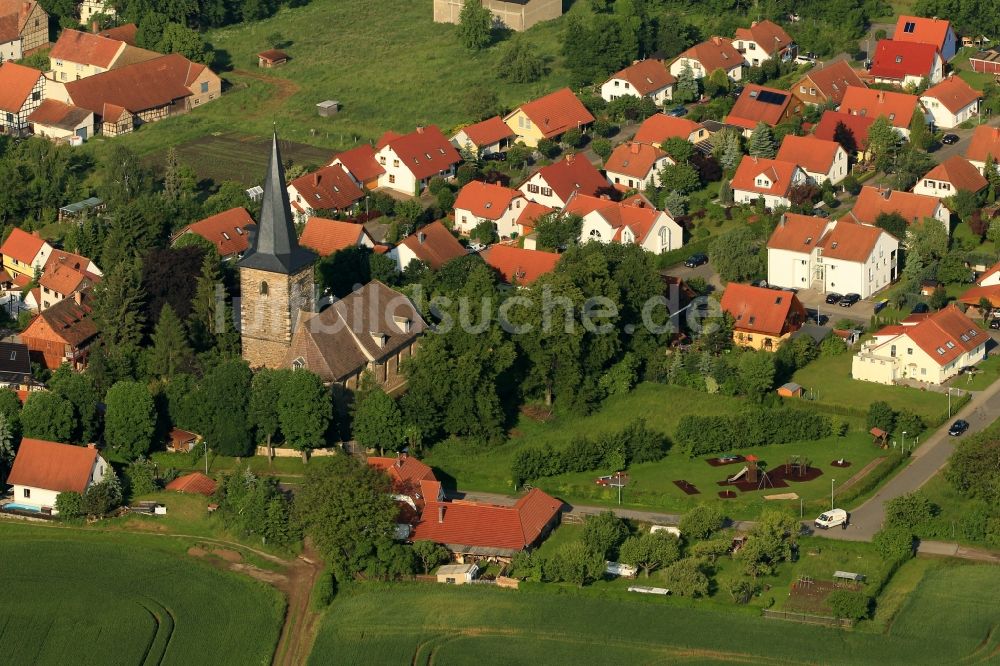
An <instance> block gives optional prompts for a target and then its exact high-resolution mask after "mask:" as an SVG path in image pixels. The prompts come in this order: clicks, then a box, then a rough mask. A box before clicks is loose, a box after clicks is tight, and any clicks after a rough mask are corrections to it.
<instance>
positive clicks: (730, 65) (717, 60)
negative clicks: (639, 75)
mask: <svg viewBox="0 0 1000 666" xmlns="http://www.w3.org/2000/svg"><path fill="white" fill-rule="evenodd" d="M745 62H746V61H745V60H744V59H743V54H742V53H740V52H739V51H738V50H737V49H736V47H735V46H733V42H732V41H731V40H729V39H726V38H725V37H712V38H711V39H706V40H705V41H703V42H701V43H700V44H695V45H694V46H692V47H691V48H689V49H688V50H687V51H684V53H681V54H680V55H679V56H677V59H676V60H674V61H673V62H672V63H670V73H671V74H672V75H673V76H674V77H679V76H680V75H681V72H683V71H684V68H685V67H690V68H691V73H692V75H693V76H694V78H696V79H702V78H705V77H706V76H710V75H711V74H712V72H714V71H715V70H717V69H721V70H722V71H724V72H725V73H726V76H728V77H729V78H730V79H732V80H733V81H739V80H740V79H742V78H743V65H744V64H745Z"/></svg>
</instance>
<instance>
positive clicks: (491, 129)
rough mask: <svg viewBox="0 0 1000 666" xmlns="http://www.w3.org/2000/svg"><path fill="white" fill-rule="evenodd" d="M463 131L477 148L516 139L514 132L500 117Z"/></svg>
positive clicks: (476, 124)
mask: <svg viewBox="0 0 1000 666" xmlns="http://www.w3.org/2000/svg"><path fill="white" fill-rule="evenodd" d="M462 131H463V132H465V136H467V137H469V141H471V142H472V145H474V146H476V147H481V146H489V145H492V144H494V143H499V142H500V141H503V140H504V139H513V138H514V132H513V130H511V128H510V127H508V126H507V123H505V122H504V121H503V119H502V118H501V117H500V116H493V117H492V118H487V119H486V120H484V121H482V122H478V123H475V124H472V125H469V126H467V127H463V128H462Z"/></svg>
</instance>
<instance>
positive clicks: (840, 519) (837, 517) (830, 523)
mask: <svg viewBox="0 0 1000 666" xmlns="http://www.w3.org/2000/svg"><path fill="white" fill-rule="evenodd" d="M848 520H849V516H848V514H847V512H846V511H844V510H843V509H830V510H829V511H825V512H823V513H821V514H820V516H819V518H817V519H816V520H815V521H813V524H814V525H816V527H818V528H820V529H822V530H828V529H830V528H831V527H837V526H838V525H840V526H841V527H842V528H843V529H845V530H846V529H847V525H848Z"/></svg>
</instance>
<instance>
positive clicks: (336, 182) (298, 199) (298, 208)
mask: <svg viewBox="0 0 1000 666" xmlns="http://www.w3.org/2000/svg"><path fill="white" fill-rule="evenodd" d="M364 198H365V193H364V191H363V190H362V189H361V188H360V187H359V186H358V185H357V183H355V182H354V180H353V179H352V178H351V176H350V175H349V174H348V173H347V172H346V171H344V170H343V169H342V168H340V166H339V165H336V166H325V167H321V168H319V169H317V170H316V171H313V172H312V173H307V174H304V175H302V176H299V177H298V178H296V179H295V180H293V181H291V182H290V183H288V201H289V203H290V204H291V206H292V214H293V215H294V216H295V219H296V221H297V222H299V223H302V222H303V221H304V220H307V219H308V218H310V217H312V216H314V215H319V214H320V213H321V212H322V213H339V212H341V211H344V212H351V211H353V210H354V209H355V207H356V206H357V203H358V202H359V201H361V200H362V199H364Z"/></svg>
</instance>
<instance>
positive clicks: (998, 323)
mask: <svg viewBox="0 0 1000 666" xmlns="http://www.w3.org/2000/svg"><path fill="white" fill-rule="evenodd" d="M990 328H992V329H993V330H994V331H997V330H1000V319H990Z"/></svg>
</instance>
